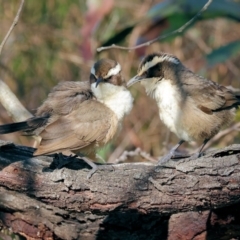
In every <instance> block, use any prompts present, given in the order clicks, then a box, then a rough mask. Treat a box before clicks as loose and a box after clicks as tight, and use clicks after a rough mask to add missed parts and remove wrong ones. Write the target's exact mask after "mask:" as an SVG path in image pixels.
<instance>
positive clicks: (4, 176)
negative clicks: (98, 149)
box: [0, 142, 240, 240]
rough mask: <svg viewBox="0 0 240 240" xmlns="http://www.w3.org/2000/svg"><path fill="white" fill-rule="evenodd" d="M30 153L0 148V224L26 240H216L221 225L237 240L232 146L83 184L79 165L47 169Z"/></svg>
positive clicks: (239, 178)
mask: <svg viewBox="0 0 240 240" xmlns="http://www.w3.org/2000/svg"><path fill="white" fill-rule="evenodd" d="M33 151H34V149H32V148H29V147H23V146H16V145H14V144H12V143H7V142H0V224H1V222H2V224H3V225H4V226H7V227H11V228H12V230H13V231H14V232H17V233H19V234H22V235H23V236H26V237H27V238H28V239H67V240H68V239H131V240H132V239H195V240H196V239H198V240H199V239H206V238H207V239H217V238H215V237H216V234H220V233H221V234H223V232H222V231H223V230H221V231H220V230H217V229H220V228H218V227H219V226H221V229H224V227H223V225H224V226H227V227H226V234H228V235H229V234H230V233H229V231H227V230H229V228H231V234H230V235H231V238H234V237H238V236H240V230H238V229H240V217H239V215H240V214H239V212H240V211H239V210H238V209H239V206H240V189H239V185H240V164H239V159H240V145H231V146H229V147H226V148H224V149H221V150H218V151H213V152H210V153H208V154H206V155H205V156H204V157H201V158H199V159H196V160H189V159H181V160H178V161H177V160H171V161H169V162H167V163H166V164H164V165H163V166H161V167H156V166H154V165H153V164H150V163H124V164H117V165H109V167H107V168H106V169H104V170H98V171H97V172H96V173H95V174H94V175H93V176H92V177H91V178H90V179H89V180H88V179H87V174H88V172H89V168H88V166H87V165H86V164H85V163H84V162H82V161H80V160H78V159H74V160H73V161H72V162H71V163H70V164H68V165H67V166H66V167H64V168H62V169H54V167H51V165H50V163H51V162H52V160H53V157H51V156H48V157H47V156H41V157H33V156H32V153H33ZM237 234H238V235H237ZM221 236H222V235H221ZM213 237H214V238H213Z"/></svg>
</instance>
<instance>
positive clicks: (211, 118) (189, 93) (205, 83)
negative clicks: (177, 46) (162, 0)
mask: <svg viewBox="0 0 240 240" xmlns="http://www.w3.org/2000/svg"><path fill="white" fill-rule="evenodd" d="M139 81H141V84H142V85H143V86H144V87H145V90H146V93H147V94H148V95H150V96H151V97H152V98H153V99H155V100H156V102H157V105H158V109H159V115H160V119H161V120H162V121H163V123H164V124H165V125H166V126H167V127H168V128H169V129H170V130H171V131H172V132H174V133H175V134H176V135H177V136H178V138H179V139H181V140H180V142H179V143H178V144H177V145H176V146H175V147H173V148H172V150H171V151H170V152H169V154H167V155H166V156H164V157H163V158H162V159H161V160H160V161H159V164H161V163H163V162H166V161H168V160H169V159H170V158H172V157H174V156H175V151H176V150H177V148H178V147H179V146H180V145H181V144H182V143H183V142H185V141H187V142H189V141H202V142H203V145H202V146H201V148H200V150H199V152H198V153H197V155H196V154H195V156H193V157H192V158H195V157H199V156H201V153H202V151H203V148H204V146H205V144H206V143H207V142H208V140H209V139H210V138H212V137H213V136H214V135H215V134H217V133H218V132H219V130H220V129H221V127H222V126H224V125H228V124H229V123H230V122H231V121H232V120H233V118H234V113H235V111H234V110H235V108H237V107H238V105H239V104H240V96H238V95H236V94H234V92H232V91H231V90H229V89H227V88H226V87H224V86H221V85H219V84H217V83H215V82H213V81H211V80H208V79H205V78H203V77H201V76H198V75H197V74H195V73H193V72H192V71H191V70H189V69H188V68H186V67H185V66H184V65H183V64H182V63H181V62H180V60H179V59H178V58H176V57H175V56H173V55H170V54H166V53H153V54H150V55H148V56H146V57H145V58H144V59H143V60H142V62H141V63H140V65H139V69H138V74H137V75H136V76H135V77H133V78H132V79H131V80H129V82H128V83H127V86H128V87H130V86H131V85H133V84H135V83H137V82H139Z"/></svg>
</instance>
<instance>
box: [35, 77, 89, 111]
mask: <svg viewBox="0 0 240 240" xmlns="http://www.w3.org/2000/svg"><path fill="white" fill-rule="evenodd" d="M93 97H94V96H93V93H92V91H91V87H90V83H89V81H85V82H72V81H67V82H61V83H59V84H58V85H57V86H55V87H54V88H53V89H52V91H51V92H50V93H49V95H48V97H47V99H46V101H45V102H44V103H43V104H42V105H41V106H40V107H39V108H38V110H37V113H36V116H43V115H46V114H47V113H52V112H54V113H56V114H60V115H66V114H68V113H70V112H71V111H72V110H74V109H75V108H77V107H78V105H79V104H81V103H82V102H83V101H85V100H88V99H92V98H93Z"/></svg>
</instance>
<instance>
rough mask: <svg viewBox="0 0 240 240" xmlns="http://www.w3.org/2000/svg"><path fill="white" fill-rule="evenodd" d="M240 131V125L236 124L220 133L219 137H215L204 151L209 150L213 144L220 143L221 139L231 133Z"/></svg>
mask: <svg viewBox="0 0 240 240" xmlns="http://www.w3.org/2000/svg"><path fill="white" fill-rule="evenodd" d="M239 130H240V123H236V124H234V125H233V126H231V127H229V128H227V129H225V130H223V131H221V132H219V133H218V134H217V135H215V136H214V137H213V138H212V139H211V140H210V141H208V143H207V144H206V146H205V147H204V149H207V148H209V147H210V146H211V145H212V144H213V143H215V142H216V141H218V140H219V139H220V138H222V137H224V136H226V135H228V134H229V133H230V132H233V131H239Z"/></svg>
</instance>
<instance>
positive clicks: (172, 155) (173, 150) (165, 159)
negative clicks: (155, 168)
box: [157, 140, 185, 165]
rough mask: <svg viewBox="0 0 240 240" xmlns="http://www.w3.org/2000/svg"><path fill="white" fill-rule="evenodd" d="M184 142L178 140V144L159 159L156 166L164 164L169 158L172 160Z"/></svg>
mask: <svg viewBox="0 0 240 240" xmlns="http://www.w3.org/2000/svg"><path fill="white" fill-rule="evenodd" d="M184 142H185V141H184V140H180V141H179V143H178V144H176V145H175V146H174V147H173V148H172V149H171V150H170V152H169V153H168V154H167V155H165V156H163V157H161V158H159V160H158V163H157V165H161V164H162V163H165V162H167V161H169V160H170V159H171V158H173V157H174V155H175V152H176V150H177V149H178V148H179V147H180V146H181V145H182V144H183V143H184Z"/></svg>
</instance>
